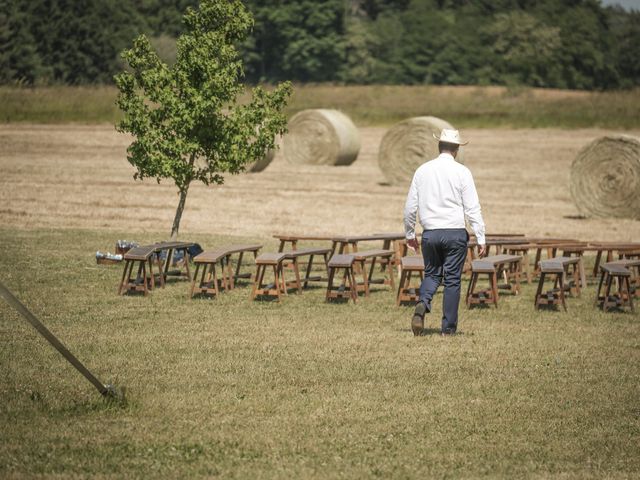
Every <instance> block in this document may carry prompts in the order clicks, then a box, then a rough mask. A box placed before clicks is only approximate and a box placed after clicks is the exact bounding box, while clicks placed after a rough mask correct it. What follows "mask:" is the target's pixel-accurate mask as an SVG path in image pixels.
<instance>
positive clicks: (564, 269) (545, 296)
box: [534, 257, 582, 312]
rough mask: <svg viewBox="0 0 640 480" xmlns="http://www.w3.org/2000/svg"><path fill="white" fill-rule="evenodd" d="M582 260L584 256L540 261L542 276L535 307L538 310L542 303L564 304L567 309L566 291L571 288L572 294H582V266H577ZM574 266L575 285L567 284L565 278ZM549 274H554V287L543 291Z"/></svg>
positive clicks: (539, 281) (563, 306)
mask: <svg viewBox="0 0 640 480" xmlns="http://www.w3.org/2000/svg"><path fill="white" fill-rule="evenodd" d="M581 262H582V257H555V258H551V259H548V260H542V261H540V262H539V264H538V265H539V269H540V278H539V280H538V289H537V290H536V296H535V300H534V306H535V309H536V310H538V309H539V308H540V305H562V308H564V310H565V312H566V311H567V302H566V301H565V292H566V291H567V290H569V291H570V292H571V293H572V294H574V295H576V296H580V284H581V280H580V273H579V272H580V271H581V269H580V268H576V266H577V265H578V264H579V263H581ZM571 266H573V267H574V268H573V273H572V274H573V286H571V285H565V279H566V277H567V275H568V274H569V268H570V267H571ZM547 275H554V278H553V289H552V290H548V291H546V292H543V289H544V282H545V278H546V277H547Z"/></svg>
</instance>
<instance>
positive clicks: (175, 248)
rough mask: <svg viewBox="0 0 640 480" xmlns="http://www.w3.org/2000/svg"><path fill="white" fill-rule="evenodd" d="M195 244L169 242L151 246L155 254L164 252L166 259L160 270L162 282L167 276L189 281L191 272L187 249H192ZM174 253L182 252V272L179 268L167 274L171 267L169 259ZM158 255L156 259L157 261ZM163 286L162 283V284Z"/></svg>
mask: <svg viewBox="0 0 640 480" xmlns="http://www.w3.org/2000/svg"><path fill="white" fill-rule="evenodd" d="M194 245H195V242H178V241H169V242H158V243H155V244H154V245H153V247H154V252H155V253H156V254H160V253H161V252H164V251H166V252H167V257H166V258H165V260H164V265H163V266H161V268H162V270H161V271H162V277H163V282H166V281H167V276H168V275H174V276H178V277H184V278H186V279H188V280H189V281H191V272H190V271H189V248H191V247H193V246H194ZM174 252H182V254H183V259H184V260H183V267H184V271H183V270H182V269H181V268H179V269H178V270H175V271H172V272H169V266H170V265H171V259H172V257H173V255H174ZM159 258H160V257H159V255H158V259H159ZM163 286H164V283H163Z"/></svg>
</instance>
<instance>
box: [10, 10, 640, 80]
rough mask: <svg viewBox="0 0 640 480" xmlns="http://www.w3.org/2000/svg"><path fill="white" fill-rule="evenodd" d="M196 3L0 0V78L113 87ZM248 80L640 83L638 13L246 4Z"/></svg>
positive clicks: (166, 52)
mask: <svg viewBox="0 0 640 480" xmlns="http://www.w3.org/2000/svg"><path fill="white" fill-rule="evenodd" d="M196 3H197V0H117V1H116V0H0V83H5V84H7V83H9V84H10V83H22V84H27V85H30V84H48V83H66V84H91V83H111V82H112V78H113V75H114V73H116V72H118V71H119V70H121V69H122V68H123V65H122V61H121V60H120V59H119V55H118V54H119V52H120V51H121V50H122V49H124V48H125V47H128V46H130V45H131V42H132V40H133V38H134V37H135V36H136V35H137V34H138V33H146V34H148V35H149V36H151V37H152V38H153V44H154V46H156V48H157V50H158V51H159V53H160V54H161V56H163V57H164V58H165V59H166V60H167V61H171V58H172V55H173V54H174V53H175V41H174V39H175V37H176V36H177V35H178V34H179V33H180V32H181V29H182V24H181V18H182V13H183V11H184V10H185V9H186V8H187V7H189V6H192V5H195V4H196ZM245 3H246V4H247V6H248V7H249V9H250V10H251V11H252V12H253V15H254V18H255V26H254V29H253V34H252V35H251V37H250V38H249V39H248V41H246V42H245V43H244V44H243V45H241V48H242V52H243V56H244V60H245V73H246V76H247V79H248V80H249V81H251V82H259V81H266V82H276V81H279V80H284V79H290V80H294V81H299V82H340V83H347V84H436V85H443V84H467V85H490V84H491V85H528V86H537V87H559V88H578V89H610V88H620V87H631V86H634V85H638V84H640V12H637V11H631V12H629V11H625V10H623V9H620V8H610V7H609V8H604V7H602V5H601V4H600V2H599V0H296V1H294V0H246V1H245Z"/></svg>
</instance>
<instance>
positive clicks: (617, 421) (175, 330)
mask: <svg viewBox="0 0 640 480" xmlns="http://www.w3.org/2000/svg"><path fill="white" fill-rule="evenodd" d="M185 234H186V233H183V235H185ZM132 235H133V237H132ZM134 237H135V240H138V241H140V242H149V241H155V240H158V239H161V238H164V237H163V235H162V234H161V233H158V234H153V233H149V232H146V233H142V232H140V233H138V234H137V235H136V232H135V231H131V230H127V231H126V232H124V231H114V230H100V231H99V230H74V229H58V230H56V229H47V230H22V229H7V228H2V229H0V251H1V252H2V254H0V268H1V270H2V272H3V275H2V279H1V280H2V282H3V283H5V284H6V285H7V286H8V287H9V288H10V289H11V290H12V291H13V292H14V293H15V294H16V295H17V296H18V297H19V298H20V299H21V300H22V301H23V302H24V303H25V304H26V305H27V306H28V307H29V308H30V309H31V310H32V311H33V312H34V313H35V314H36V315H37V316H38V317H39V318H40V319H41V320H42V321H43V322H44V323H46V324H47V325H48V326H49V328H50V329H51V330H52V331H53V332H54V333H56V334H58V335H59V336H60V338H61V339H62V340H63V342H64V343H65V344H66V345H67V346H68V347H69V348H70V349H71V350H72V351H73V352H74V353H75V354H76V355H77V356H78V357H79V358H80V359H81V360H82V361H84V362H85V364H86V365H87V366H88V367H89V368H90V369H92V370H93V372H94V373H95V374H96V375H97V376H98V377H100V378H101V379H102V380H103V381H105V382H113V383H115V384H116V385H118V386H120V387H125V388H126V389H127V398H128V404H127V405H126V406H124V407H118V406H115V405H110V404H107V403H105V402H104V401H103V400H102V399H101V398H100V397H99V395H98V394H97V392H96V391H95V390H93V389H92V387H91V386H90V385H89V384H88V383H87V382H86V381H85V380H84V379H83V378H82V377H81V376H80V375H79V374H78V373H77V372H76V371H75V370H74V369H73V368H72V367H70V366H69V365H67V364H66V363H65V362H64V361H63V360H62V359H61V357H60V356H59V355H58V354H57V353H56V352H55V351H54V350H53V349H52V348H51V347H50V346H49V345H48V344H46V343H45V342H44V340H43V339H42V338H40V337H39V336H38V335H37V334H36V332H35V331H34V330H33V329H32V328H31V327H30V326H29V325H28V324H27V323H26V322H25V321H24V320H22V319H21V318H20V317H18V315H17V314H16V313H15V312H13V311H12V310H10V308H9V307H8V305H6V304H4V303H3V302H2V303H0V331H1V332H2V335H1V336H0V338H1V339H2V341H1V342H0V365H1V366H2V367H1V368H0V375H1V377H0V425H2V428H1V429H0V477H2V478H25V477H28V478H32V477H56V478H69V477H80V478H85V477H97V478H157V477H170V478H185V477H221V478H376V477H381V478H434V477H435V478H477V477H480V476H486V477H491V478H513V477H516V478H550V477H551V478H636V477H637V476H638V475H639V474H640V457H639V456H638V445H639V444H640V443H639V442H640V409H639V406H638V398H639V395H640V318H639V315H638V314H637V313H636V314H631V313H622V312H615V313H607V314H604V313H602V312H600V311H599V310H597V309H596V308H595V307H594V306H593V303H592V302H593V296H594V287H593V286H590V287H589V288H588V289H587V290H586V291H585V292H584V294H583V296H582V297H581V298H576V299H570V300H569V311H568V313H564V312H562V311H540V312H536V311H534V309H533V306H532V303H533V293H534V290H533V285H527V286H525V288H524V290H523V293H522V294H521V295H520V296H510V295H507V294H505V295H504V297H502V300H501V303H500V307H499V308H498V309H493V308H475V309H472V310H470V311H467V310H466V309H464V308H462V310H461V313H462V320H461V324H460V330H462V331H463V332H464V335H462V336H459V337H455V338H442V337H440V336H439V335H437V334H436V333H437V330H436V328H437V326H438V325H439V315H440V299H441V297H440V296H439V297H438V298H437V301H436V302H435V310H434V312H433V313H432V314H431V317H430V318H429V323H428V327H429V328H430V330H429V332H428V334H427V335H425V336H422V337H419V338H414V337H413V336H412V334H411V332H410V329H409V317H410V314H411V308H410V307H401V308H398V307H396V306H395V305H394V301H393V300H394V295H393V293H391V292H390V291H389V290H388V289H379V290H376V291H375V292H374V293H372V295H371V297H370V298H368V299H362V300H361V301H360V302H359V303H358V304H356V305H353V304H326V303H324V302H323V293H324V292H323V290H322V289H313V290H310V291H306V292H305V293H304V294H303V295H302V296H297V295H291V296H289V297H288V298H286V299H285V300H284V301H283V302H282V303H280V304H278V303H275V302H250V301H249V289H248V287H246V286H243V287H241V288H238V289H236V290H234V291H232V292H228V293H225V294H223V295H222V296H221V297H220V298H219V299H217V300H207V299H194V300H189V299H188V298H187V289H188V286H187V283H186V282H171V283H170V284H169V285H168V286H167V287H166V288H165V289H164V290H156V291H154V292H153V294H152V295H151V296H150V297H147V298H144V297H141V296H124V297H118V296H117V295H116V285H117V282H118V280H119V277H120V275H121V267H120V266H98V265H96V264H95V260H94V257H93V256H94V253H95V251H96V250H98V249H100V250H107V249H112V248H113V244H114V242H115V240H116V239H118V238H134ZM189 238H190V239H191V238H192V239H193V240H195V241H198V242H200V243H201V244H202V245H204V246H206V247H209V248H212V247H214V246H216V245H221V244H225V243H229V242H235V241H239V240H240V241H260V242H264V240H265V239H264V238H249V237H244V238H241V237H221V236H213V235H207V234H196V235H189ZM273 248H275V243H269V242H267V243H266V244H265V249H267V250H268V249H273ZM465 286H466V284H463V288H464V287H465Z"/></svg>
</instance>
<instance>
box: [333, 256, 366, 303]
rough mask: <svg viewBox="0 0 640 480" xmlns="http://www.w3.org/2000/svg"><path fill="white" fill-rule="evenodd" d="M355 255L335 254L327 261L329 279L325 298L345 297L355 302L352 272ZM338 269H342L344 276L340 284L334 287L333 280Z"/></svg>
mask: <svg viewBox="0 0 640 480" xmlns="http://www.w3.org/2000/svg"><path fill="white" fill-rule="evenodd" d="M354 262H355V257H354V256H353V255H349V254H335V255H333V256H332V257H331V259H330V260H329V263H328V267H329V281H328V282H327V293H326V295H325V300H326V301H330V300H331V299H334V298H347V299H349V298H350V299H351V300H353V302H354V303H355V302H356V301H357V299H358V292H357V286H356V280H355V276H354V274H353V264H354ZM340 270H343V271H344V277H343V280H342V283H341V285H339V286H338V287H334V285H333V281H334V279H335V276H336V273H337V272H338V271H340Z"/></svg>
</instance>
